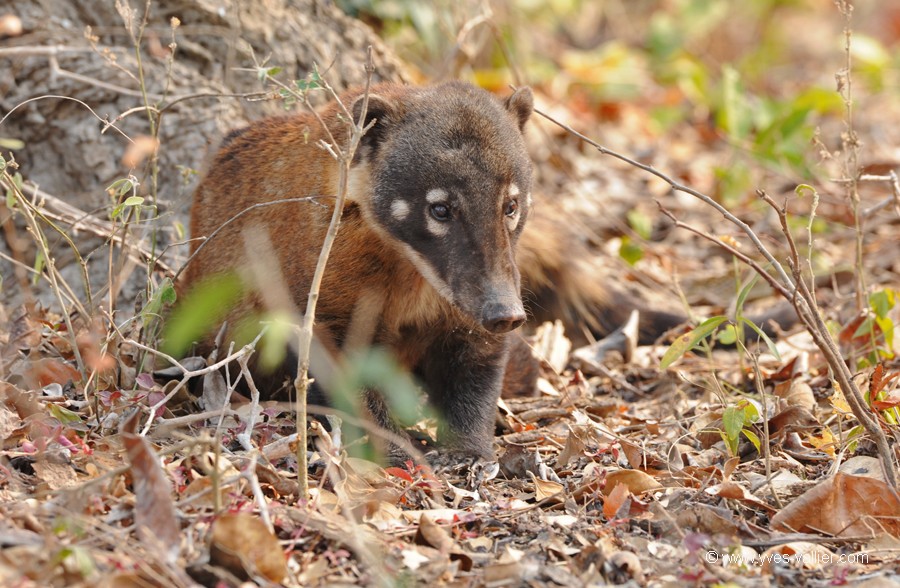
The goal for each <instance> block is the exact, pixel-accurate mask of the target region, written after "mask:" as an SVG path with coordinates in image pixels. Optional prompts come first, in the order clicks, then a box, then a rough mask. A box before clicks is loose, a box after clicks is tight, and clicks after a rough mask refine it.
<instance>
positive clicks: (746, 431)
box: [741, 429, 762, 453]
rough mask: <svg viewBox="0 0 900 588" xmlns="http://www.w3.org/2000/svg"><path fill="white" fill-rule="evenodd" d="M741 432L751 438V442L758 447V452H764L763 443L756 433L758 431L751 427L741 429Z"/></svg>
mask: <svg viewBox="0 0 900 588" xmlns="http://www.w3.org/2000/svg"><path fill="white" fill-rule="evenodd" d="M741 433H743V434H744V437H746V438H747V439H749V440H750V443H753V447H755V448H756V452H757V453H762V451H761V450H760V447H761V444H760V441H759V437H758V436H757V435H756V433H754V432H753V431H751V430H750V429H741Z"/></svg>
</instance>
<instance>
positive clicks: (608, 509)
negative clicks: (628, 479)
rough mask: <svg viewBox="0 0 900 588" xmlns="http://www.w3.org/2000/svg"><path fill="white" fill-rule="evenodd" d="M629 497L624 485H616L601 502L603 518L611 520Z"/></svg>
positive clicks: (629, 494)
mask: <svg viewBox="0 0 900 588" xmlns="http://www.w3.org/2000/svg"><path fill="white" fill-rule="evenodd" d="M630 497H631V493H630V492H629V491H628V486H626V485H625V484H616V485H615V487H614V488H613V489H612V491H611V492H610V493H609V494H608V495H607V496H606V498H604V500H603V516H605V517H606V518H607V519H609V520H612V519H614V518H616V515H617V514H618V513H619V511H620V510H621V509H622V506H623V505H624V504H625V501H626V500H628V499H629V498H630Z"/></svg>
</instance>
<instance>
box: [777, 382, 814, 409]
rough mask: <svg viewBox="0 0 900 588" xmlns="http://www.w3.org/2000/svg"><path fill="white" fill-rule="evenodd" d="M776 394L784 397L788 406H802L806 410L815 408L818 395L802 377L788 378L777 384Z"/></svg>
mask: <svg viewBox="0 0 900 588" xmlns="http://www.w3.org/2000/svg"><path fill="white" fill-rule="evenodd" d="M775 395H776V396H778V397H779V398H783V399H784V401H785V402H786V403H787V405H788V406H800V407H802V408H805V409H806V410H810V411H811V410H814V409H815V407H816V397H815V396H814V395H813V391H812V388H811V387H810V385H809V384H807V383H806V382H804V381H803V380H800V379H796V378H795V379H793V380H788V381H786V382H782V383H780V384H778V385H777V386H775Z"/></svg>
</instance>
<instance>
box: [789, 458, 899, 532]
mask: <svg viewBox="0 0 900 588" xmlns="http://www.w3.org/2000/svg"><path fill="white" fill-rule="evenodd" d="M898 513H900V499H898V498H897V496H896V494H894V493H892V492H891V489H890V488H889V487H888V485H887V484H885V483H884V482H882V481H881V480H876V479H872V478H867V477H860V476H850V475H847V474H843V473H840V472H838V473H837V474H835V475H834V477H832V478H829V479H828V480H825V481H824V482H822V483H820V484H817V485H816V486H814V487H812V488H811V489H809V490H807V491H806V492H805V493H803V494H801V495H800V496H799V497H798V498H797V499H796V500H794V501H793V502H792V503H790V504H789V505H787V506H786V507H785V508H784V509H782V510H781V511H780V512H779V513H778V514H776V515H775V516H774V517H772V528H774V529H777V530H781V531H796V532H810V533H827V534H829V535H836V536H838V537H842V536H859V535H864V536H877V535H880V534H882V533H890V534H891V535H894V536H898V535H900V518H898Z"/></svg>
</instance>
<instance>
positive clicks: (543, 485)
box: [528, 472, 566, 502]
mask: <svg viewBox="0 0 900 588" xmlns="http://www.w3.org/2000/svg"><path fill="white" fill-rule="evenodd" d="M528 476H529V477H530V478H531V481H532V482H534V497H535V499H536V500H539V501H540V500H545V499H548V498H552V499H555V500H557V501H558V502H562V501H563V500H564V499H565V497H564V496H563V492H565V489H566V487H565V486H563V485H562V484H560V483H559V482H554V481H552V480H541V479H540V478H538V477H537V476H535V475H534V474H533V473H532V472H528Z"/></svg>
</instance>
